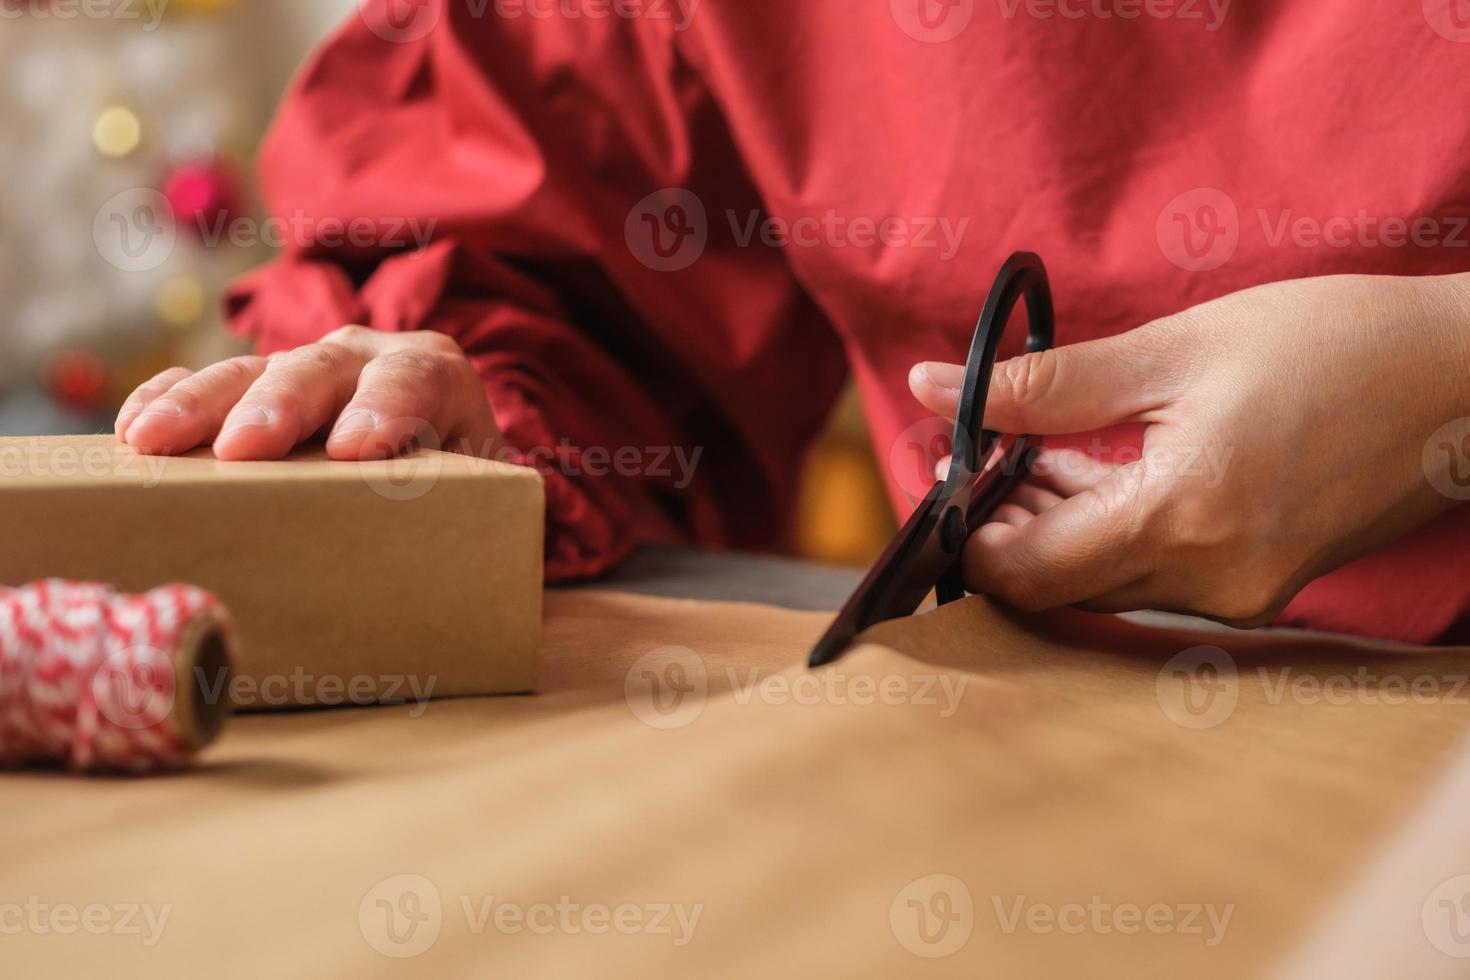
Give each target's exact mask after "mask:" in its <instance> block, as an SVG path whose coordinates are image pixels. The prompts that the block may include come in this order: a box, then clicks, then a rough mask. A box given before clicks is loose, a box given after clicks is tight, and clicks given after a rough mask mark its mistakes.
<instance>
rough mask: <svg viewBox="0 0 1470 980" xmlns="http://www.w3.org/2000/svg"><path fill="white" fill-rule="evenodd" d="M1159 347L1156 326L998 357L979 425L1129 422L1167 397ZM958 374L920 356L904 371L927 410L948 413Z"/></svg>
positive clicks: (1001, 428) (955, 400)
mask: <svg viewBox="0 0 1470 980" xmlns="http://www.w3.org/2000/svg"><path fill="white" fill-rule="evenodd" d="M1150 326H1152V325H1150ZM1160 347H1161V343H1160V342H1159V334H1158V331H1157V330H1151V329H1149V328H1139V329H1137V330H1130V331H1128V332H1127V333H1123V334H1119V335H1118V336H1116V337H1107V338H1104V339H1102V340H1089V341H1087V342H1085V343H1081V344H1072V345H1069V346H1067V347H1057V348H1053V349H1051V350H1044V351H1037V352H1035V353H1031V354H1022V355H1021V356H1020V357H1013V358H1011V359H1010V360H1007V361H1001V362H1000V363H998V364H996V365H995V371H994V372H993V373H992V374H991V377H990V392H989V395H988V397H987V400H986V403H985V427H986V428H987V429H992V430H995V431H997V432H1009V433H1021V432H1030V433H1033V434H1036V435H1051V434H1060V433H1068V432H1089V431H1091V430H1093V429H1100V428H1103V427H1104V426H1108V425H1114V424H1116V423H1119V422H1127V421H1132V420H1136V419H1138V418H1139V417H1141V416H1143V415H1145V414H1146V413H1148V412H1149V411H1151V410H1153V409H1156V408H1159V407H1161V406H1163V405H1164V404H1166V403H1167V402H1168V401H1169V399H1170V397H1171V396H1172V392H1171V387H1172V382H1173V380H1174V379H1173V377H1172V372H1170V371H1168V369H1167V368H1168V361H1167V360H1166V359H1165V358H1163V357H1161V356H1160V354H1159V350H1160ZM964 374H965V371H964V368H963V367H962V366H960V365H958V364H942V363H938V362H934V361H925V362H922V363H919V364H915V365H914V367H913V370H912V371H910V372H909V388H910V389H911V390H912V391H913V393H914V397H916V398H918V399H919V401H920V402H921V403H923V405H924V406H925V407H926V408H928V409H929V410H930V411H932V412H935V413H937V414H939V415H943V416H945V417H951V416H953V415H955V414H956V412H957V410H958V408H959V400H960V387H961V385H963V383H964Z"/></svg>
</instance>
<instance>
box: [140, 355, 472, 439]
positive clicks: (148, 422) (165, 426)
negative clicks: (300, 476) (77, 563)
mask: <svg viewBox="0 0 1470 980" xmlns="http://www.w3.org/2000/svg"><path fill="white" fill-rule="evenodd" d="M116 429H117V437H118V438H119V439H120V440H122V441H123V442H125V443H127V444H128V445H129V446H132V447H133V448H134V449H136V450H138V451H139V452H142V453H150V454H154V455H168V454H172V453H182V452H187V451H189V450H191V449H194V448H196V447H198V446H202V445H205V444H207V443H211V442H212V443H213V444H214V453H215V455H216V456H218V457H219V458H220V459H227V460H238V459H280V458H281V457H283V456H285V455H286V454H287V453H289V452H290V451H291V450H292V448H294V447H295V446H296V445H297V444H298V443H300V442H303V441H305V440H306V439H309V438H311V437H312V436H313V435H315V434H317V433H323V432H329V433H330V434H329V435H328V437H327V453H328V455H330V456H331V457H332V458H333V459H343V460H355V459H381V458H384V457H386V456H390V455H392V454H394V453H396V452H399V451H401V450H402V449H404V448H405V447H406V446H407V445H409V444H410V443H411V442H413V441H414V440H416V439H418V440H423V441H426V442H429V443H430V444H431V445H436V446H442V447H444V448H446V449H455V450H459V451H463V452H466V453H469V454H473V455H479V456H486V457H489V456H492V455H494V453H495V452H496V451H497V450H498V448H499V442H500V432H499V430H498V429H497V428H496V425H495V419H494V417H493V416H492V415H491V413H490V405H489V402H488V401H487V400H486V398H485V389H484V386H483V384H482V383H481V381H480V378H479V376H478V375H477V374H476V373H475V370H474V368H473V367H471V365H470V363H469V361H468V359H466V357H465V355H464V352H463V351H462V350H461V349H460V347H459V345H458V344H456V343H455V342H454V341H453V340H451V339H450V338H449V337H447V336H445V335H444V334H441V333H435V332H433V331H420V332H417V333H382V332H380V331H376V330H368V329H366V328H364V327H343V328H342V329H340V330H335V331H333V332H332V333H330V334H328V335H327V336H325V337H323V338H322V340H321V342H320V343H316V344H311V345H308V346H306V347H299V348H297V349H296V350H293V351H289V352H287V353H284V354H277V355H275V356H273V357H271V358H269V359H267V358H264V357H236V358H231V359H230V360H227V361H221V362H220V363H218V364H215V365H213V366H211V367H207V368H205V369H204V370H202V371H199V372H197V373H192V372H190V371H187V370H185V369H184V368H171V369H169V370H167V371H165V372H163V373H162V374H160V375H158V376H157V377H156V378H154V379H153V380H151V381H149V382H147V383H146V384H144V385H142V386H141V387H139V388H138V390H137V391H135V392H133V394H132V395H131V396H130V397H129V398H128V400H127V401H126V402H125V403H124V404H123V407H122V409H121V411H120V412H119V413H118V417H117V426H116Z"/></svg>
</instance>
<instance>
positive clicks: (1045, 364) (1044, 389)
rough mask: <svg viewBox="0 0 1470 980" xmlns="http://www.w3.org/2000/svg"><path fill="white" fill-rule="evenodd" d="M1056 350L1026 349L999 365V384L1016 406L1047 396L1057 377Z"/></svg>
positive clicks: (1023, 405) (1029, 403)
mask: <svg viewBox="0 0 1470 980" xmlns="http://www.w3.org/2000/svg"><path fill="white" fill-rule="evenodd" d="M1057 359H1058V354H1057V352H1056V351H1055V350H1052V349H1047V350H1041V351H1029V352H1027V353H1025V354H1021V355H1020V356H1018V357H1013V358H1011V359H1010V360H1008V361H1005V362H1003V363H1002V364H1001V372H1000V374H1001V378H1000V380H1001V387H1002V389H1003V390H1004V391H1005V392H1006V394H1008V395H1009V396H1010V399H1011V401H1012V402H1013V403H1014V404H1015V405H1017V406H1018V407H1022V408H1024V407H1026V406H1028V405H1034V404H1036V403H1037V402H1039V401H1041V400H1042V399H1044V398H1046V396H1047V393H1048V392H1050V391H1051V389H1052V386H1053V385H1054V384H1055V382H1056V378H1057Z"/></svg>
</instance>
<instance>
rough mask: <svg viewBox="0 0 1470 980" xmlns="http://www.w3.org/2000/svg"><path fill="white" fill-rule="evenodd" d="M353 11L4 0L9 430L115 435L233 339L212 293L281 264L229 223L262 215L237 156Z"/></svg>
mask: <svg viewBox="0 0 1470 980" xmlns="http://www.w3.org/2000/svg"><path fill="white" fill-rule="evenodd" d="M354 9H355V0H320V2H319V3H317V2H314V3H313V4H301V3H299V0H250V2H248V3H247V2H243V0H167V2H166V3H140V2H138V0H87V2H86V3H84V4H77V3H68V4H53V3H50V2H47V0H24V2H16V0H0V14H3V17H0V27H3V30H0V118H3V119H4V120H5V122H4V126H5V138H4V139H3V140H0V434H7V433H20V432H40V431H52V432H54V431H62V430H71V431H87V430H90V431H96V430H97V429H99V428H107V427H108V424H109V415H110V413H111V411H112V410H113V409H114V408H115V407H116V404H117V401H118V399H120V398H121V397H123V396H125V395H126V394H127V392H128V391H129V390H131V386H133V385H136V384H137V383H139V382H141V381H143V380H146V379H147V377H148V376H150V374H151V373H152V372H156V371H157V370H160V369H161V368H162V367H166V366H168V365H169V364H173V363H183V364H189V365H194V366H198V365H200V364H202V363H204V362H207V361H209V360H213V359H215V358H217V357H220V356H225V355H227V354H229V353H231V352H233V351H234V350H236V349H238V347H237V345H236V344H235V343H234V342H232V341H230V340H229V339H228V336H227V334H226V333H225V332H224V331H223V330H222V329H220V327H221V321H220V316H219V312H218V310H219V296H220V293H221V291H222V289H223V287H224V285H225V284H226V283H227V282H228V281H229V280H231V279H232V278H234V277H235V276H236V275H238V274H239V273H241V272H243V271H245V270H246V269H249V268H251V267H253V266H255V265H258V264H260V263H261V262H264V261H266V260H268V259H269V258H270V253H269V251H268V249H266V247H265V246H263V245H261V246H255V247H250V248H242V247H240V246H239V245H238V244H235V242H237V241H238V238H232V236H230V235H229V234H228V233H227V232H228V229H229V227H230V225H229V222H234V221H241V220H250V219H253V218H255V217H257V212H256V209H255V207H254V206H253V204H252V201H251V197H250V194H249V192H248V190H247V188H248V187H249V183H250V182H249V174H248V171H247V170H246V169H245V168H244V166H243V165H242V163H241V162H240V161H248V160H250V159H251V158H252V157H253V155H254V152H255V148H256V144H257V142H258V140H259V138H260V135H261V133H262V132H263V131H264V128H265V124H266V122H267V120H268V118H269V114H270V112H271V110H272V109H273V107H274V105H275V102H276V100H277V99H278V98H279V97H280V93H281V90H282V87H283V86H284V83H285V79H286V73H287V72H288V71H289V69H290V68H291V67H293V66H294V65H295V64H296V63H298V62H299V60H300V58H301V57H302V56H303V55H304V54H305V52H306V50H307V48H308V47H309V45H310V44H311V43H312V42H313V41H314V40H315V39H316V38H317V37H320V36H321V34H322V33H323V32H324V31H325V30H326V28H327V26H328V25H329V24H330V22H331V21H333V20H335V19H338V18H340V17H342V16H344V15H348V14H350V13H351V12H352V10H354ZM214 232H219V233H218V234H215V233H214ZM258 237H260V236H257V238H258Z"/></svg>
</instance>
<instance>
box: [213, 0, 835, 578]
mask: <svg viewBox="0 0 1470 980" xmlns="http://www.w3.org/2000/svg"><path fill="white" fill-rule="evenodd" d="M429 5H430V6H431V7H433V8H434V9H436V10H437V11H438V16H439V18H441V23H439V25H438V27H437V29H436V30H434V31H432V32H430V34H429V36H427V37H425V38H423V39H422V40H413V41H401V40H387V39H385V37H390V38H391V37H393V36H394V35H393V32H392V30H391V29H388V28H386V27H385V25H387V24H388V22H387V21H386V19H385V18H386V14H385V6H386V5H385V4H384V3H379V2H373V3H369V4H367V5H366V7H365V9H364V11H363V14H362V16H361V17H356V16H355V17H353V18H352V19H350V20H349V22H348V23H347V24H346V25H345V26H344V27H343V29H342V30H341V31H340V32H339V33H338V35H337V36H336V37H335V38H334V39H333V40H332V41H331V42H329V43H328V44H327V45H326V47H325V48H324V49H323V50H322V51H321V52H319V53H318V54H317V56H316V57H315V58H314V59H313V60H312V61H311V62H310V63H309V64H308V65H307V67H306V68H305V69H304V71H303V73H302V74H301V76H300V77H299V78H298V80H297V82H296V84H295V85H294V86H293V89H292V91H291V93H290V95H289V96H288V98H287V100H286V102H285V104H284V106H283V107H282V109H281V111H280V113H279V115H278V117H277V119H276V122H275V124H274V125H273V127H272V131H271V134H270V136H269V137H268V139H267V142H266V146H265V148H264V150H263V153H262V157H261V166H260V170H261V182H262V187H263V192H264V195H265V197H266V201H267V204H268V207H269V210H270V212H271V213H272V214H273V215H274V216H275V218H276V220H277V221H279V222H281V224H282V226H283V227H284V228H285V229H286V231H287V236H288V238H289V239H290V240H289V242H288V244H287V247H286V249H285V251H284V253H283V256H282V258H280V259H279V260H278V261H276V262H275V263H273V264H272V265H269V266H267V267H265V268H264V269H261V270H259V271H257V272H255V273H254V274H252V275H250V276H248V277H246V278H245V279H243V280H242V281H241V282H239V283H237V284H236V286H235V287H234V289H233V290H232V291H231V295H230V297H229V299H228V308H229V313H230V317H231V320H232V322H233V325H234V327H235V329H237V330H238V331H239V332H241V333H243V334H245V335H247V336H250V337H252V338H254V340H255V341H256V343H257V345H258V346H259V348H260V349H261V350H262V351H265V352H271V351H275V350H280V349H284V348H289V347H294V346H297V345H300V344H303V343H309V342H311V341H313V340H315V339H317V338H319V337H320V336H321V335H323V334H325V333H327V332H328V331H330V330H333V329H335V328H336V327H339V326H341V325H343V324H345V323H359V324H363V325H367V326H370V327H373V328H375V329H380V330H394V331H403V330H419V329H433V330H439V331H442V332H444V333H446V334H449V335H450V336H453V337H455V338H456V339H457V340H458V341H459V342H460V344H461V345H462V346H463V347H464V349H465V350H466V352H467V353H468V354H469V356H470V358H471V361H472V362H473V363H474V365H475V366H476V367H477V369H478V370H479V372H480V374H481V376H482V377H483V378H484V379H485V385H486V391H487V393H488V395H489V398H490V401H491V405H492V407H493V409H494V411H495V414H496V418H497V420H498V421H499V423H500V425H501V428H502V430H503V431H504V432H505V434H506V437H507V440H508V442H509V443H510V444H511V445H512V446H514V447H515V448H516V449H517V450H519V452H520V453H522V454H523V458H524V459H525V460H526V461H527V462H530V463H533V464H535V465H537V467H538V469H541V470H542V472H543V474H544V475H545V476H546V479H547V510H548V529H547V573H548V577H550V578H552V579H564V578H570V577H577V576H585V575H590V574H593V573H596V572H599V571H601V570H603V569H605V568H607V567H608V566H609V565H611V564H612V563H614V562H616V561H617V560H618V559H620V558H621V557H623V556H624V555H625V554H627V552H628V551H629V550H630V549H631V548H632V547H633V546H634V545H635V544H637V543H639V542H641V541H649V540H662V541H674V540H681V541H696V542H700V543H705V544H710V545H717V546H735V547H767V546H771V545H773V544H775V543H777V542H778V541H779V540H780V539H781V538H782V536H783V535H784V533H785V530H786V520H787V515H788V513H789V510H790V505H791V503H792V494H793V487H794V484H795V482H796V481H795V474H796V472H797V469H798V467H799V464H800V459H801V455H802V453H803V451H804V449H805V447H806V446H807V444H808V443H809V442H810V440H811V439H812V438H813V436H814V435H815V434H816V432H817V431H818V429H819V427H820V425H821V423H822V420H823V418H824V417H825V414H826V411H827V409H828V408H829V406H830V404H831V401H832V399H833V397H834V396H835V394H836V391H837V389H838V387H839V386H840V384H841V382H842V378H843V375H844V372H845V368H844V366H843V364H844V358H843V356H842V351H841V347H840V345H839V342H838V341H837V339H836V337H835V335H834V334H833V333H832V331H831V329H830V327H829V326H828V324H827V323H826V321H825V319H824V318H823V317H822V316H821V315H820V314H819V313H818V311H817V310H816V308H815V307H814V306H813V305H812V303H811V301H810V300H809V299H808V298H807V296H806V295H805V293H804V292H803V291H802V290H801V289H800V288H799V287H798V286H797V285H796V283H795V281H794V280H793V278H792V276H791V273H790V271H789V269H788V268H787V266H786V264H785V262H784V260H783V259H782V258H781V256H780V254H779V251H778V250H772V249H757V248H746V249H738V248H735V247H733V246H728V245H727V246H724V247H720V246H715V245H713V244H712V245H711V247H709V248H708V249H707V250H706V251H705V252H704V253H703V254H702V255H701V256H700V257H699V258H698V260H697V261H695V262H694V263H693V264H692V265H690V266H689V267H688V268H684V269H680V270H676V271H661V270H660V269H658V268H652V267H650V265H649V264H645V263H644V262H643V261H640V260H639V256H638V254H637V253H636V250H635V249H634V248H633V247H630V244H629V242H630V240H629V239H627V238H625V226H628V225H630V217H629V216H630V214H631V213H633V212H634V211H635V210H636V209H637V206H638V204H639V202H640V201H641V200H642V199H644V198H645V197H646V196H647V195H648V194H650V193H652V192H654V191H656V190H658V189H660V188H667V187H682V188H688V189H689V190H691V191H692V192H694V193H695V194H696V195H697V196H698V197H699V199H701V200H702V201H703V202H704V203H705V204H706V205H708V206H709V213H710V214H711V215H716V214H718V213H719V212H720V211H721V210H723V209H725V208H730V209H736V208H738V209H739V210H740V211H741V213H744V212H745V211H746V210H749V209H751V208H753V207H756V206H758V201H757V199H756V196H755V193H754V191H752V190H751V187H750V181H749V179H748V177H747V176H746V175H745V173H744V170H743V168H742V164H741V161H740V159H739V155H738V154H737V153H736V152H735V150H734V147H733V145H732V144H731V141H730V138H729V135H728V133H727V132H726V130H725V127H724V122H723V120H722V117H721V114H720V113H719V111H718V109H717V107H716V106H715V105H714V103H713V101H712V100H711V98H710V96H709V94H708V93H707V91H706V90H705V89H704V87H703V86H702V84H701V83H700V82H699V80H698V78H697V77H696V76H695V75H694V74H693V73H692V72H691V71H690V70H689V69H688V68H687V67H686V65H685V64H684V63H683V62H682V60H681V59H680V57H679V54H678V52H677V49H676V47H675V43H674V38H673V36H672V33H671V29H670V27H669V25H668V24H666V23H663V22H657V21H648V20H644V19H631V20H630V19H624V18H605V19H601V20H576V19H566V18H550V19H541V18H519V19H505V18H496V17H484V18H474V17H472V16H471V15H470V13H469V12H467V10H466V9H465V8H464V5H462V4H452V3H443V2H442V0H429ZM375 28H376V29H375ZM651 264H652V265H654V266H656V265H657V264H658V263H657V262H656V261H655V262H652V263H651ZM619 452H621V453H622V454H623V455H622V457H621V459H622V460H623V462H622V463H620V464H615V463H613V462H612V461H614V460H616V459H618V458H619V457H618V456H617V454H618V453H619ZM635 456H636V458H637V462H636V464H635V463H633V460H634V457H635Z"/></svg>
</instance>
